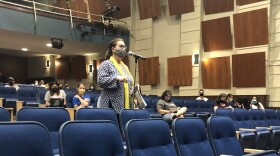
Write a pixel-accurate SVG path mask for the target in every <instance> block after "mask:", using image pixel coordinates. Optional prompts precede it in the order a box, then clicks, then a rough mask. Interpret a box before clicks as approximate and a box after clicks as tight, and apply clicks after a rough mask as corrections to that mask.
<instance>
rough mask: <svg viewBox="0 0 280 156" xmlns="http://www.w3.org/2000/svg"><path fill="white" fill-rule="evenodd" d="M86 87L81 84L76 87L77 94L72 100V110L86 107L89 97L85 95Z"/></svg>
mask: <svg viewBox="0 0 280 156" xmlns="http://www.w3.org/2000/svg"><path fill="white" fill-rule="evenodd" d="M85 91H86V87H85V85H84V84H83V83H80V84H79V85H78V87H77V93H76V95H75V96H74V97H73V99H72V104H73V108H75V109H76V110H78V109H80V108H84V107H88V105H89V103H90V96H89V95H87V94H85Z"/></svg>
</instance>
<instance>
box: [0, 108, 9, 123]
mask: <svg viewBox="0 0 280 156" xmlns="http://www.w3.org/2000/svg"><path fill="white" fill-rule="evenodd" d="M0 121H11V118H10V113H9V111H8V110H7V109H5V108H4V107H0Z"/></svg>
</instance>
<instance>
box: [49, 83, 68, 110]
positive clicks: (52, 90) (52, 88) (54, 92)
mask: <svg viewBox="0 0 280 156" xmlns="http://www.w3.org/2000/svg"><path fill="white" fill-rule="evenodd" d="M51 98H60V99H64V105H66V95H65V92H64V91H63V90H60V89H59V88H58V83H57V82H50V83H49V90H48V91H47V92H46V94H45V104H46V106H47V107H48V106H50V99H51Z"/></svg>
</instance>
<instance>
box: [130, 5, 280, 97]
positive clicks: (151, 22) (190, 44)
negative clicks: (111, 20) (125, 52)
mask: <svg viewBox="0 0 280 156" xmlns="http://www.w3.org/2000/svg"><path fill="white" fill-rule="evenodd" d="M234 2H236V1H234ZM274 3H278V4H275V6H274V8H275V9H276V8H277V9H278V10H279V8H280V3H279V2H278V1H277V0H275V1H274ZM137 5H138V4H137V1H136V0H134V1H132V25H133V26H134V29H133V32H132V33H133V34H134V38H133V39H131V40H130V44H131V45H133V46H131V47H132V48H133V49H132V50H134V51H135V52H137V53H139V54H141V55H143V56H145V57H153V56H160V78H161V79H160V84H158V85H155V86H151V85H147V86H142V92H143V93H144V94H156V95H160V94H161V93H162V92H163V91H164V90H166V89H170V90H171V91H172V92H173V95H180V96H195V95H198V90H199V89H200V88H202V81H201V69H200V66H194V67H193V85H192V86H180V87H170V86H168V85H167V65H166V62H167V58H170V57H178V56H184V55H192V54H194V53H199V54H200V58H201V59H204V58H215V57H223V56H230V57H231V56H232V55H234V54H244V53H252V52H266V58H267V59H268V56H269V53H268V45H262V46H254V47H246V48H234V47H233V49H232V50H222V51H213V52H204V50H203V46H202V39H201V22H202V21H206V20H211V19H217V18H222V17H228V16H229V17H230V21H231V22H230V23H231V31H232V32H231V33H232V35H233V38H234V33H233V30H234V28H233V14H236V13H242V12H247V11H251V10H257V9H261V8H268V10H270V1H268V0H264V1H261V2H257V3H253V4H248V5H243V6H236V7H235V9H234V11H229V12H224V13H217V14H210V15H205V14H204V9H203V3H202V0H194V5H195V11H194V12H192V13H186V14H182V15H181V16H170V15H169V10H168V2H167V1H164V0H162V1H161V16H159V17H157V18H154V19H152V18H150V19H146V20H140V18H139V9H138V6H137ZM277 13H278V12H277ZM277 13H275V14H277ZM278 14H279V13H278ZM278 14H277V15H278ZM277 15H275V16H277ZM268 16H270V13H268ZM278 16H279V15H278ZM269 19H270V18H269ZM233 45H235V44H234V39H233ZM278 51H279V49H278ZM274 58H275V57H274ZM278 58H279V57H278ZM278 60H279V59H278ZM278 63H279V62H278ZM231 68H232V67H230V69H231ZM131 70H132V71H133V69H132V68H131ZM268 71H270V72H271V69H270V70H269V68H268V66H267V72H268ZM274 71H275V72H278V73H279V71H280V70H277V71H276V69H274ZM276 76H277V75H276ZM231 77H232V75H231ZM272 79H274V78H271V77H270V75H269V78H267V85H266V86H271V85H268V84H271V83H275V82H271V80H272ZM136 82H137V81H136ZM231 84H232V82H231ZM279 84H280V83H278V85H279ZM270 90H271V89H270ZM279 91H280V90H279ZM221 92H224V93H233V94H238V95H248V94H249V95H250V94H251V95H266V94H269V93H270V92H271V91H268V90H267V88H266V87H261V88H235V87H231V89H207V90H205V94H206V95H213V96H215V95H218V94H220V93H221ZM274 94H275V95H276V93H274ZM272 98H274V97H273V96H272ZM279 100H280V98H279Z"/></svg>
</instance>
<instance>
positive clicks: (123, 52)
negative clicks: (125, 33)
mask: <svg viewBox="0 0 280 156" xmlns="http://www.w3.org/2000/svg"><path fill="white" fill-rule="evenodd" d="M115 53H116V55H118V56H119V57H120V58H122V59H123V58H124V57H125V56H126V55H127V52H126V49H118V50H116V52H115Z"/></svg>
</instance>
